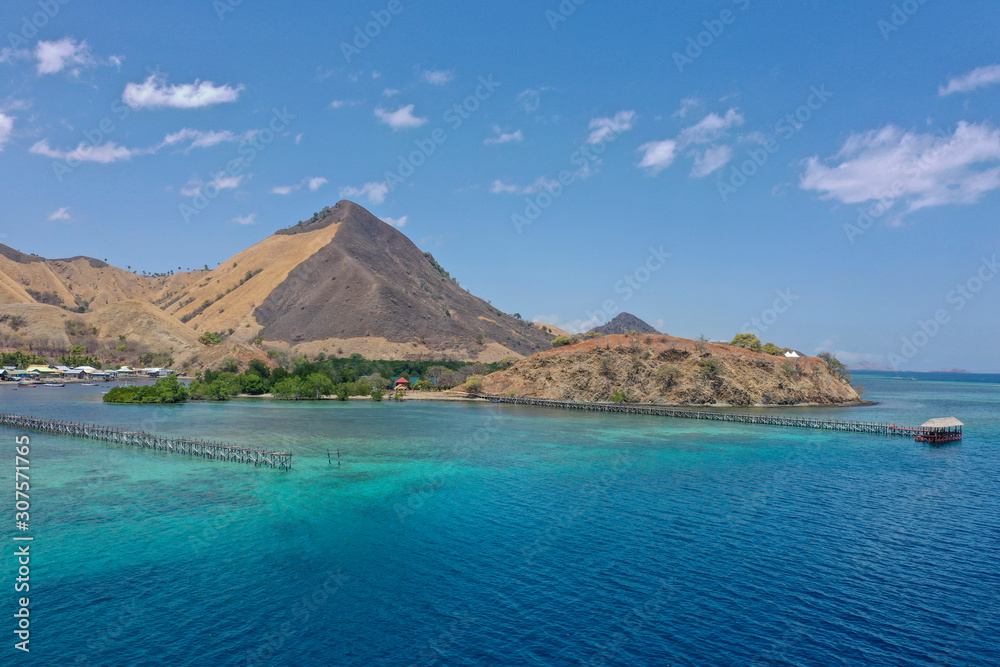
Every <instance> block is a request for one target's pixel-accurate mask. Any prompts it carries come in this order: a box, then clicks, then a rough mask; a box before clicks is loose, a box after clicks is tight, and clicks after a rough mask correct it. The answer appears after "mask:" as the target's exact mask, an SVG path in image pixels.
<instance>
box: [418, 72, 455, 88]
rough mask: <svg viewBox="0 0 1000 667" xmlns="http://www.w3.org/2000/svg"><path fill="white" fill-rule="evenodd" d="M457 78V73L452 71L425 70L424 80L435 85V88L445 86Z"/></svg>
mask: <svg viewBox="0 0 1000 667" xmlns="http://www.w3.org/2000/svg"><path fill="white" fill-rule="evenodd" d="M454 78H455V73H454V72H452V71H450V70H443V69H438V70H433V69H429V70H424V73H423V79H424V81H426V82H427V83H430V84H433V85H435V86H443V85H444V84H446V83H448V82H449V81H451V80H452V79H454Z"/></svg>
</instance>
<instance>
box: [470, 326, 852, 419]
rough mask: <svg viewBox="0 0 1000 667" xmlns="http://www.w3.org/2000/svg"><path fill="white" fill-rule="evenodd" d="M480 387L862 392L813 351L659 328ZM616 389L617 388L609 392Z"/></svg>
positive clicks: (655, 394) (573, 349) (748, 394)
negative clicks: (751, 346) (774, 349)
mask: <svg viewBox="0 0 1000 667" xmlns="http://www.w3.org/2000/svg"><path fill="white" fill-rule="evenodd" d="M479 392H480V393H482V394H486V395H492V396H503V395H510V396H521V397H530V398H547V399H554V400H564V401H585V402H609V401H612V400H615V399H616V398H618V399H624V400H627V401H628V402H632V403H653V404H660V405H716V406H753V405H760V406H763V405H849V404H855V403H861V402H862V399H861V397H860V396H859V395H858V393H857V392H856V391H855V390H854V389H853V388H852V387H851V386H850V384H849V383H848V382H846V381H844V380H842V379H841V378H839V377H838V376H836V375H835V374H833V373H832V372H831V371H830V370H829V369H828V368H827V366H826V364H825V363H824V362H823V361H822V360H820V359H816V358H813V357H801V358H793V359H789V358H786V357H776V356H771V355H767V354H762V353H759V352H751V351H750V350H746V349H743V348H739V347H730V346H728V345H720V344H713V343H701V342H698V341H693V340H687V339H684V338H674V337H673V336H664V335H652V334H648V335H636V336H622V335H611V336H604V337H601V338H594V339H591V340H587V341H584V342H582V343H577V344H575V345H569V346H565V347H560V348H557V349H553V350H549V351H546V352H539V353H538V354H534V355H532V356H530V357H527V358H524V359H521V360H520V361H518V362H517V363H516V364H514V365H513V366H511V367H510V368H508V369H506V370H503V371H499V372H497V373H492V374H490V375H487V376H486V377H484V378H483V380H482V386H481V389H480V390H479ZM616 394H617V396H616Z"/></svg>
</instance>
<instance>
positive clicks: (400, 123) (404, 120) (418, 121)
mask: <svg viewBox="0 0 1000 667" xmlns="http://www.w3.org/2000/svg"><path fill="white" fill-rule="evenodd" d="M413 108H414V105H413V104H407V105H406V106H405V107H400V108H398V109H396V110H395V111H386V110H385V109H383V108H382V107H376V108H375V117H376V118H378V120H379V122H380V123H385V124H386V125H388V126H389V127H391V128H392V129H393V130H406V129H410V128H414V127H420V126H421V125H423V124H425V123H426V122H427V119H426V118H418V117H417V116H415V115H413Z"/></svg>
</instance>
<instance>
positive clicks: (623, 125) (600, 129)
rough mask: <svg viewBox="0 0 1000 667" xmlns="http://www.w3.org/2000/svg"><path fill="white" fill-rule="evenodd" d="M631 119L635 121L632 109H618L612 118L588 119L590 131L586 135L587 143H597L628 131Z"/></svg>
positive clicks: (630, 127) (630, 126)
mask: <svg viewBox="0 0 1000 667" xmlns="http://www.w3.org/2000/svg"><path fill="white" fill-rule="evenodd" d="M633 121H635V112H634V111H619V112H618V113H616V114H615V115H614V117H612V118H595V119H593V120H592V121H590V129H591V130H592V132H591V133H590V136H589V137H587V143H588V144H597V143H600V142H602V141H606V140H607V139H609V138H612V139H613V138H615V137H616V136H617V135H619V134H621V133H622V132H628V131H629V130H631V129H632V123H633Z"/></svg>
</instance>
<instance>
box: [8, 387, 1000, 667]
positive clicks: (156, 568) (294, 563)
mask: <svg viewBox="0 0 1000 667" xmlns="http://www.w3.org/2000/svg"><path fill="white" fill-rule="evenodd" d="M896 376H899V377H900V378H903V379H896ZM907 377H908V376H906V375H905V374H888V375H887V374H875V373H865V374H860V373H859V374H858V378H859V380H860V381H861V383H862V384H864V385H865V386H866V387H867V388H868V398H870V399H872V400H876V401H879V405H876V406H871V407H864V408H850V409H839V410H835V411H830V410H819V409H813V410H807V411H803V412H808V413H810V414H813V413H815V414H823V415H833V416H836V417H843V418H849V419H865V420H872V421H893V422H897V423H902V424H911V423H915V424H919V423H922V422H923V421H924V420H926V419H928V418H930V417H939V416H956V417H958V418H960V419H962V421H964V422H965V423H966V424H967V426H966V437H965V439H964V440H963V441H962V442H961V443H958V444H954V445H949V446H943V447H931V446H927V445H921V444H918V443H915V442H913V441H912V440H908V439H905V438H887V437H880V436H869V435H857V434H840V433H826V432H819V431H807V430H795V429H781V428H774V427H753V426H741V425H737V424H705V423H701V422H691V421H685V420H671V419H665V418H658V417H642V416H627V415H604V414H589V413H580V412H568V411H558V410H548V409H530V408H520V407H515V406H497V405H470V404H426V403H419V402H409V403H405V404H400V405H396V404H389V403H384V404H369V403H349V404H343V403H337V402H324V403H320V404H289V403H278V402H266V401H258V400H255V401H251V400H247V401H234V402H231V403H229V404H224V405H204V404H188V405H183V406H163V407H151V406H108V405H104V404H102V403H101V402H100V391H101V389H100V388H96V387H94V388H87V387H79V386H70V387H66V388H65V389H41V388H39V389H32V390H19V391H16V392H15V391H12V390H11V389H10V388H9V387H3V388H0V410H2V411H8V412H18V413H22V414H35V415H39V416H49V417H58V418H64V419H71V420H78V421H90V422H99V423H108V424H123V425H127V426H129V427H136V428H142V429H145V430H149V431H154V432H158V433H173V434H185V435H189V436H194V437H201V438H214V439H224V440H228V441H234V442H247V443H256V444H260V445H267V446H273V447H280V448H287V449H289V450H291V451H293V452H294V454H295V459H294V468H293V470H292V471H291V472H290V473H282V472H278V471H271V470H262V469H254V468H252V467H243V466H240V465H236V464H226V463H220V462H212V461H201V460H197V459H189V458H185V457H180V456H169V455H161V454H156V453H150V452H142V451H136V450H132V449H128V448H120V447H114V446H109V445H105V444H102V443H98V442H92V441H86V440H76V439H72V438H57V437H51V436H46V435H38V434H31V442H32V454H31V483H32V492H31V496H32V497H31V502H32V521H31V531H30V534H31V535H32V536H34V538H35V540H34V542H33V543H32V546H31V550H32V562H31V568H32V570H31V591H30V597H31V620H32V626H31V629H32V634H31V643H30V647H31V653H30V655H25V654H22V653H20V652H18V651H15V650H14V649H13V644H14V641H16V639H15V637H14V635H13V632H12V631H13V628H14V620H13V618H12V614H13V612H14V610H15V609H16V607H15V599H16V597H17V594H15V593H14V592H13V583H14V577H15V576H16V569H17V564H16V562H15V559H14V558H13V555H12V554H13V552H14V546H13V545H14V543H13V541H12V539H11V538H12V537H13V536H14V535H15V534H17V531H15V530H14V529H13V513H14V507H13V500H12V497H13V493H12V491H10V489H12V485H13V465H14V452H13V446H14V436H15V435H16V434H15V433H14V432H13V431H9V430H3V429H0V442H6V444H5V445H4V446H3V447H2V448H0V451H3V452H6V453H7V454H6V457H7V462H6V463H4V464H3V465H2V466H0V470H2V473H0V484H2V485H3V488H5V489H8V491H6V492H4V493H3V494H0V495H2V497H4V498H7V500H6V501H5V503H6V505H5V510H4V512H3V513H2V514H0V515H2V516H7V517H8V519H7V522H8V524H7V525H8V528H7V530H5V531H4V534H5V535H7V536H8V537H6V538H4V539H5V541H6V545H5V546H4V553H5V554H6V556H7V557H6V558H5V559H4V564H5V567H4V568H3V573H2V574H0V576H2V577H4V578H5V579H6V581H4V582H2V583H0V590H2V591H5V592H4V593H2V594H0V617H2V618H5V619H7V620H6V621H0V636H2V637H4V638H5V644H4V646H3V648H2V653H0V655H2V656H3V658H2V659H0V662H2V664H5V665H6V664H12V665H13V664H38V665H102V666H104V665H107V666H119V665H121V666H130V667H131V666H135V665H246V664H269V665H296V666H299V665H301V666H311V665H497V664H503V665H581V664H582V665H873V664H877V665H977V666H980V665H996V664H1000V647H998V645H1000V641H998V638H1000V609H998V600H1000V562H998V559H997V547H998V545H1000V499H998V490H1000V384H998V383H997V382H996V380H1000V378H998V377H997V376H992V378H989V377H987V378H985V380H979V381H973V380H970V378H968V377H964V378H962V377H960V378H952V377H947V378H946V377H940V376H927V375H921V376H920V377H919V378H918V379H906V378H907ZM337 448H339V449H340V450H341V456H342V461H343V465H341V466H340V467H338V466H336V455H334V465H332V466H331V465H330V464H329V463H328V459H327V452H328V451H329V450H336V449H337Z"/></svg>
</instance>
